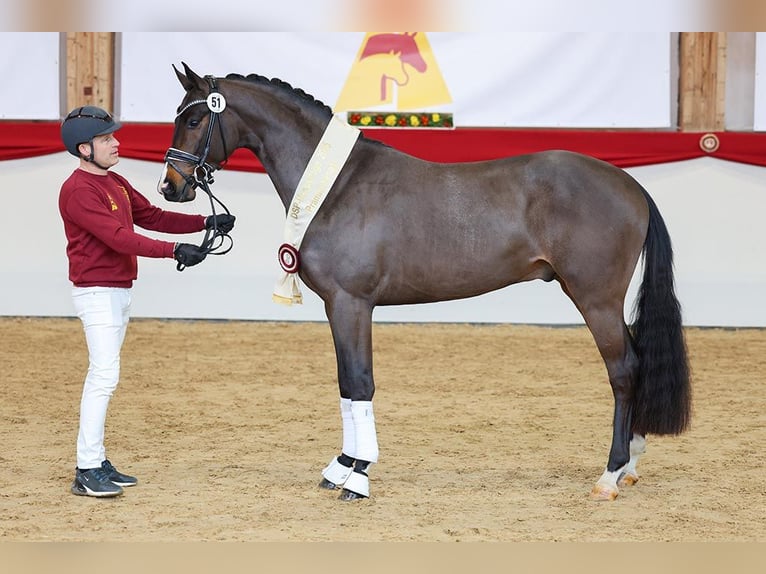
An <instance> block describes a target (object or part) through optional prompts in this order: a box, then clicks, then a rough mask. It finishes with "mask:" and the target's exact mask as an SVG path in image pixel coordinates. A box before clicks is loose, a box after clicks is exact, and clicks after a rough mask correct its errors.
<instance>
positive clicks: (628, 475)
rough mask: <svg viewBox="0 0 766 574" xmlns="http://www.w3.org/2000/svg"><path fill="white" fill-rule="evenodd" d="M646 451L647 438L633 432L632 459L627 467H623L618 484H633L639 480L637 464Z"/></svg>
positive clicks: (631, 442) (631, 443) (631, 441)
mask: <svg viewBox="0 0 766 574" xmlns="http://www.w3.org/2000/svg"><path fill="white" fill-rule="evenodd" d="M644 452H646V438H644V436H643V435H640V434H635V433H634V434H633V436H632V437H631V439H630V460H629V461H628V464H626V465H625V468H623V469H622V474H620V478H619V479H618V481H617V485H618V486H633V485H634V484H636V483H637V482H638V471H637V470H636V466H637V465H638V459H639V458H641V455H642V454H644Z"/></svg>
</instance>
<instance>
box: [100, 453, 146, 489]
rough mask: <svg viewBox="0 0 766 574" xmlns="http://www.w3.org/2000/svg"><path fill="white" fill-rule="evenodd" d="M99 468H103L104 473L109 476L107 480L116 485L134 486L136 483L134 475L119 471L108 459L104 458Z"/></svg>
mask: <svg viewBox="0 0 766 574" xmlns="http://www.w3.org/2000/svg"><path fill="white" fill-rule="evenodd" d="M101 468H102V469H104V471H105V472H106V474H107V475H108V476H109V480H110V481H112V482H113V483H114V484H116V485H118V486H135V485H136V484H138V479H137V478H136V477H135V476H130V475H128V474H122V473H121V472H120V471H118V470H117V469H116V468H114V465H113V464H112V463H111V462H109V459H106V460H105V461H104V462H102V463H101Z"/></svg>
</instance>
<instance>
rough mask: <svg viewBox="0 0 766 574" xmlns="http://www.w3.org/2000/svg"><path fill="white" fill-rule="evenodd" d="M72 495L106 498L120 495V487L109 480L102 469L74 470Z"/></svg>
mask: <svg viewBox="0 0 766 574" xmlns="http://www.w3.org/2000/svg"><path fill="white" fill-rule="evenodd" d="M72 494H77V495H79V496H97V497H102V498H106V497H109V496H119V495H121V494H122V487H121V486H119V485H118V484H115V483H113V482H112V481H111V480H109V475H108V474H107V472H106V471H105V470H104V469H103V468H90V469H88V470H80V469H79V468H78V469H77V470H75V473H74V482H72Z"/></svg>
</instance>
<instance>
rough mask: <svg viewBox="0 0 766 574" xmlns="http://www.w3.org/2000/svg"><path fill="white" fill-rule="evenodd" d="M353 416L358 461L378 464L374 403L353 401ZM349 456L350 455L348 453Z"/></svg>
mask: <svg viewBox="0 0 766 574" xmlns="http://www.w3.org/2000/svg"><path fill="white" fill-rule="evenodd" d="M351 414H352V417H353V421H354V434H355V440H356V454H355V455H354V458H356V459H357V460H366V461H368V462H378V436H377V433H376V432H375V415H374V414H373V412H372V401H352V403H351ZM347 454H348V453H347Z"/></svg>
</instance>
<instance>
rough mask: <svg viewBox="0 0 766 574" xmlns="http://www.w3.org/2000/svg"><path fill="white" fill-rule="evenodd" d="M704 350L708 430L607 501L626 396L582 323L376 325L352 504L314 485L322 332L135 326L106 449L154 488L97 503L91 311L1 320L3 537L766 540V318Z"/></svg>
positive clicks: (328, 382)
mask: <svg viewBox="0 0 766 574" xmlns="http://www.w3.org/2000/svg"><path fill="white" fill-rule="evenodd" d="M687 343H688V347H689V352H690V357H691V365H692V371H693V375H694V404H695V414H694V417H693V424H692V428H691V430H690V431H689V432H687V433H686V434H684V435H683V436H680V437H672V438H670V437H650V440H649V444H648V448H647V453H646V455H645V456H644V458H643V459H642V462H641V464H640V467H639V471H640V473H641V480H640V481H639V483H638V484H637V485H636V486H634V487H631V488H624V489H622V491H621V494H620V496H619V497H618V499H617V500H616V501H614V502H612V503H596V502H592V501H591V500H589V498H588V494H589V491H590V488H591V486H592V485H593V483H594V482H595V480H596V479H597V478H598V476H599V475H600V473H601V471H602V470H603V467H604V465H605V464H606V458H607V453H608V449H609V439H610V433H611V422H610V421H611V415H612V398H611V392H610V389H609V385H608V383H607V380H606V372H605V369H604V367H603V364H602V362H601V360H600V358H599V356H598V354H597V351H596V348H595V345H594V344H593V342H592V340H591V338H590V335H589V333H588V331H587V330H586V329H585V328H584V327H573V328H544V327H529V326H516V325H486V326H476V325H451V324H449V325H444V324H426V325H422V324H421V325H417V324H414V325H393V324H376V326H375V330H374V346H375V378H376V383H377V394H376V395H375V412H376V419H377V426H378V438H379V442H380V449H381V457H380V462H379V463H378V464H376V465H373V467H372V471H371V489H372V496H371V498H370V499H369V500H366V501H361V502H354V503H344V502H341V501H339V500H337V493H333V492H328V491H326V490H320V489H318V488H317V486H316V485H317V483H318V481H319V479H320V471H321V469H322V468H323V467H324V465H325V464H326V463H327V462H328V461H329V460H330V458H331V457H332V456H333V455H334V454H336V453H337V451H338V449H339V447H340V415H339V410H338V391H337V385H336V382H335V357H334V353H333V348H332V342H331V337H330V332H329V327H328V326H327V325H326V324H322V323H319V324H313V323H312V324H305V323H304V324H300V323H257V322H205V321H159V320H142V319H134V320H133V321H132V322H131V324H130V327H129V329H128V336H127V340H126V343H125V346H124V350H123V356H122V381H121V383H120V387H119V388H118V390H117V392H116V394H115V396H114V398H113V399H112V403H111V406H110V411H109V416H108V419H107V449H108V455H109V457H110V458H111V459H112V461H113V462H115V464H117V466H118V467H119V468H121V469H123V470H125V471H127V472H130V473H133V474H135V475H137V476H138V477H139V480H140V484H139V485H138V486H136V487H135V488H131V489H127V490H126V492H125V495H124V496H121V497H119V498H116V499H109V500H97V499H92V498H86V497H77V496H73V495H71V494H70V492H69V486H70V482H71V479H72V475H73V470H74V465H75V462H74V447H75V439H76V434H77V417H78V406H79V399H80V392H81V386H82V378H83V376H84V373H85V370H86V367H87V353H86V348H85V341H84V337H83V334H82V329H81V326H80V323H79V321H78V320H76V319H44V318H31V319H27V318H0V373H2V375H0V376H1V377H2V396H3V398H2V403H1V404H0V436H2V437H3V446H2V449H0V539H2V540H3V541H217V540H220V541H510V542H514V541H600V540H618V541H635V540H640V541H761V542H763V541H766V528H764V527H765V526H766V512H765V510H764V509H766V494H765V492H766V489H765V488H764V475H765V473H766V456H765V455H764V453H765V452H766V450H765V449H764V444H766V387H764V372H766V331H764V330H721V329H704V330H703V329H689V330H688V331H687ZM30 486H34V488H33V489H32V488H30ZM107 518H110V519H107ZM94 524H99V527H98V528H94V527H93V525H94Z"/></svg>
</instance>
